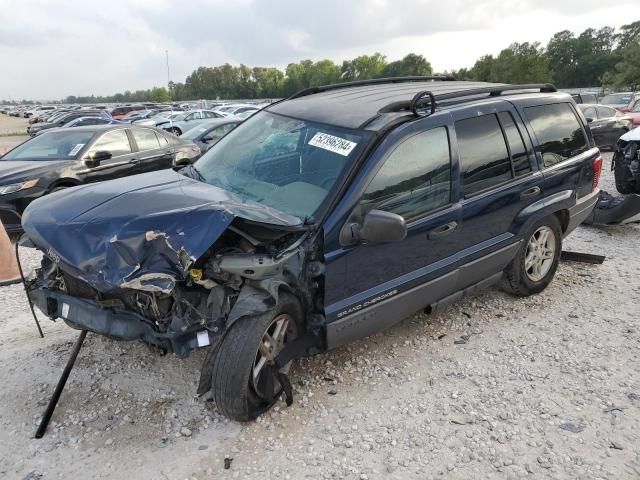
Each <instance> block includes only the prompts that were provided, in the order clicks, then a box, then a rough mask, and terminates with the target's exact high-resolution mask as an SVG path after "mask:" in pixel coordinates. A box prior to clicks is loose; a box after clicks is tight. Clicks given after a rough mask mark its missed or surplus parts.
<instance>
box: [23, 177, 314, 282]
mask: <svg viewBox="0 0 640 480" xmlns="http://www.w3.org/2000/svg"><path fill="white" fill-rule="evenodd" d="M235 218H243V219H246V220H249V221H254V222H262V223H266V224H273V225H275V226H281V227H286V228H296V227H301V225H302V222H301V220H300V219H298V218H297V217H293V216H291V215H287V214H285V213H282V212H279V211H277V210H274V209H272V208H269V207H267V206H265V205H261V204H258V203H252V202H243V201H241V200H240V199H239V198H238V197H236V196H234V195H232V194H230V193H228V192H226V191H224V190H222V189H220V188H217V187H214V186H212V185H208V184H206V183H202V182H199V181H197V180H194V179H191V178H188V177H185V176H183V175H180V174H179V173H177V172H174V171H173V170H166V171H161V172H153V173H150V174H145V175H138V176H134V177H129V178H126V179H119V180H114V181H110V182H104V183H101V184H96V185H91V186H83V187H79V188H75V189H69V190H68V191H66V192H65V195H60V196H57V197H56V198H55V199H54V200H52V201H49V200H48V199H42V200H38V201H35V202H33V204H32V205H31V206H29V208H27V210H26V211H25V214H24V217H23V227H24V230H25V232H26V234H27V236H28V237H29V238H30V239H31V240H32V241H33V242H34V243H35V244H36V246H38V248H40V249H41V250H43V251H44V252H45V253H47V254H48V256H49V257H50V258H51V259H53V260H54V261H56V262H57V263H59V264H60V266H61V268H62V269H63V270H65V271H66V272H68V273H69V274H70V275H72V276H74V277H76V278H78V279H81V280H83V281H84V282H86V283H88V284H89V285H91V287H93V288H95V289H96V290H98V291H99V292H108V291H112V290H114V289H119V288H132V289H136V290H142V291H147V292H157V293H165V294H167V293H170V292H171V291H172V290H173V289H174V288H175V284H176V282H179V281H183V280H185V278H186V275H187V271H188V269H189V267H190V266H191V265H192V264H193V262H195V261H196V260H197V259H198V258H200V257H201V256H202V255H203V254H204V253H205V252H206V251H207V250H208V249H209V248H210V247H211V245H213V244H214V242H215V241H216V240H217V239H218V238H219V237H220V236H221V235H222V234H223V233H224V232H225V231H226V230H227V228H228V227H229V226H230V225H231V223H232V222H233V221H234V219H235Z"/></svg>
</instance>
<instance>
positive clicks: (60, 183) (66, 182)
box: [49, 180, 80, 191]
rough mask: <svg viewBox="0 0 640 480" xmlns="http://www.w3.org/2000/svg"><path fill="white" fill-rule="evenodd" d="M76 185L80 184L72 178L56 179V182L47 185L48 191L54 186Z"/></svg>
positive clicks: (66, 186)
mask: <svg viewBox="0 0 640 480" xmlns="http://www.w3.org/2000/svg"><path fill="white" fill-rule="evenodd" d="M78 185H80V183H79V182H76V181H74V180H58V181H57V182H55V183H52V184H51V185H49V191H51V190H53V189H54V188H59V187H64V188H68V187H77V186H78Z"/></svg>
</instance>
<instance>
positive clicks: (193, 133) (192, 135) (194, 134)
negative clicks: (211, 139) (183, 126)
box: [180, 124, 216, 140]
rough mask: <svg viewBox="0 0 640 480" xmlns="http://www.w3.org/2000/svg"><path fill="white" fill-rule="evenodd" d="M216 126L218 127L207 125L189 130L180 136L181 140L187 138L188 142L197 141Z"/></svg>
mask: <svg viewBox="0 0 640 480" xmlns="http://www.w3.org/2000/svg"><path fill="white" fill-rule="evenodd" d="M215 126H216V125H207V124H205V125H201V126H199V127H195V128H192V129H191V130H187V131H186V132H184V133H183V134H182V135H180V138H186V139H187V140H195V139H196V138H198V137H200V136H201V135H202V134H203V133H204V132H206V131H207V130H210V129H212V128H213V127H215Z"/></svg>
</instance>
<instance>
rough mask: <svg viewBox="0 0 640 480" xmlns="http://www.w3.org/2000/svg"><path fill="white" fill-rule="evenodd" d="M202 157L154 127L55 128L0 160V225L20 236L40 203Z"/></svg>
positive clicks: (188, 143) (186, 142) (192, 145)
mask: <svg viewBox="0 0 640 480" xmlns="http://www.w3.org/2000/svg"><path fill="white" fill-rule="evenodd" d="M91 118H93V117H91ZM76 120H78V119H76ZM200 154H201V152H200V148H199V147H198V146H197V145H196V144H195V143H194V142H192V141H189V140H183V139H180V138H178V137H176V136H175V135H171V134H170V133H167V132H164V131H161V130H157V129H154V128H148V127H138V126H134V125H124V124H118V125H94V126H77V127H76V128H52V129H50V130H49V131H47V132H44V133H43V134H42V135H37V136H36V137H35V138H32V139H30V140H27V141H26V142H24V143H22V144H20V145H18V146H17V147H15V148H13V149H12V150H10V151H9V152H7V153H6V154H5V155H4V156H2V157H0V220H2V223H3V224H4V227H5V228H6V229H7V231H8V232H10V233H17V232H20V231H21V228H22V227H21V218H22V214H23V212H24V209H25V208H26V207H27V205H29V204H30V203H31V202H32V201H33V200H35V199H36V198H40V197H42V196H44V195H48V194H50V193H52V192H55V191H58V190H61V189H63V188H69V187H73V186H77V185H82V184H86V183H92V182H97V181H102V180H109V179H113V178H119V177H123V176H128V175H134V174H139V173H144V172H150V171H154V170H162V169H166V168H172V167H183V166H185V165H188V164H190V163H192V162H194V161H195V160H196V159H198V158H199V157H200Z"/></svg>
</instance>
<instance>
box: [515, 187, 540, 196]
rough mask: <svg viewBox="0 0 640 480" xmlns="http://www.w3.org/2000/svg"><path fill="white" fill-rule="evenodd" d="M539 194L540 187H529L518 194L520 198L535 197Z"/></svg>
mask: <svg viewBox="0 0 640 480" xmlns="http://www.w3.org/2000/svg"><path fill="white" fill-rule="evenodd" d="M539 194H540V187H531V188H528V189H526V190H525V191H523V192H521V193H520V198H527V197H535V196H536V195H539Z"/></svg>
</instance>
